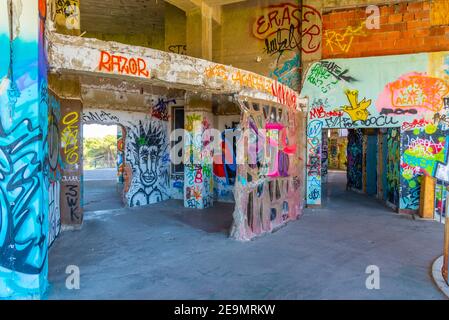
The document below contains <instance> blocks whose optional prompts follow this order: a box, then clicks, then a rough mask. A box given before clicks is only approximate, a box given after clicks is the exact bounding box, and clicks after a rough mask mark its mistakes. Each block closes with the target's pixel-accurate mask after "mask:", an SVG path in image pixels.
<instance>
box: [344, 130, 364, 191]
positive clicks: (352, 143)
mask: <svg viewBox="0 0 449 320" xmlns="http://www.w3.org/2000/svg"><path fill="white" fill-rule="evenodd" d="M347 159H348V168H347V188H348V189H357V190H362V189H363V132H362V130H361V129H353V130H349V131H348V148H347Z"/></svg>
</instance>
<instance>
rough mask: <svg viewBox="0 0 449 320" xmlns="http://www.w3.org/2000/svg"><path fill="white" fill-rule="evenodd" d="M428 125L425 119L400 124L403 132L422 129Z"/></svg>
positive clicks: (428, 122)
mask: <svg viewBox="0 0 449 320" xmlns="http://www.w3.org/2000/svg"><path fill="white" fill-rule="evenodd" d="M430 123H431V122H430V121H427V120H425V119H414V120H413V121H412V122H407V121H405V122H404V123H403V124H402V130H404V131H405V130H410V129H415V128H422V127H425V126H426V125H428V124H430Z"/></svg>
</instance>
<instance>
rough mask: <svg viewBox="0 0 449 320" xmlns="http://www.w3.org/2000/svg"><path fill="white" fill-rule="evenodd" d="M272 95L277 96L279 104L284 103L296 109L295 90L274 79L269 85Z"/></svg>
mask: <svg viewBox="0 0 449 320" xmlns="http://www.w3.org/2000/svg"><path fill="white" fill-rule="evenodd" d="M271 90H272V93H273V96H275V97H276V98H277V101H278V102H279V103H280V104H283V105H286V106H288V107H289V108H292V109H296V100H297V97H296V92H295V91H293V90H292V89H290V88H288V87H286V86H284V85H283V84H281V83H279V82H277V81H274V82H273V84H272V85H271Z"/></svg>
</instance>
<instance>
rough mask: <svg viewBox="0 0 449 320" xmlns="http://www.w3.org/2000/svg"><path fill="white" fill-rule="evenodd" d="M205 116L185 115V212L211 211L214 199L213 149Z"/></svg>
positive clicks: (204, 114) (209, 126) (208, 122)
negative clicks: (206, 209) (192, 210)
mask: <svg viewBox="0 0 449 320" xmlns="http://www.w3.org/2000/svg"><path fill="white" fill-rule="evenodd" d="M209 117H210V116H209V115H208V114H207V113H195V112H191V113H186V126H185V128H186V130H187V131H188V139H187V141H186V144H185V145H186V155H185V157H186V159H185V160H186V161H185V164H186V165H185V166H184V175H185V177H184V182H185V183H184V184H185V198H184V205H185V206H186V207H187V208H197V209H204V208H208V207H211V206H212V204H213V197H214V194H213V193H214V189H213V188H214V186H213V176H212V173H213V151H214V150H213V148H211V141H212V140H213V138H212V136H211V135H210V134H209V129H211V124H210V119H209Z"/></svg>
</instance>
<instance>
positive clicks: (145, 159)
mask: <svg viewBox="0 0 449 320" xmlns="http://www.w3.org/2000/svg"><path fill="white" fill-rule="evenodd" d="M158 163H159V149H158V147H157V146H147V145H143V146H141V147H140V148H139V171H140V181H141V182H142V184H143V185H144V186H145V187H151V186H152V185H154V184H155V183H156V181H157V172H156V166H157V165H158Z"/></svg>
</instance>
